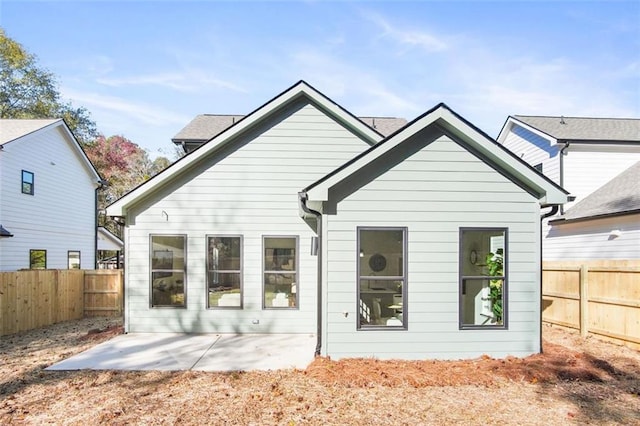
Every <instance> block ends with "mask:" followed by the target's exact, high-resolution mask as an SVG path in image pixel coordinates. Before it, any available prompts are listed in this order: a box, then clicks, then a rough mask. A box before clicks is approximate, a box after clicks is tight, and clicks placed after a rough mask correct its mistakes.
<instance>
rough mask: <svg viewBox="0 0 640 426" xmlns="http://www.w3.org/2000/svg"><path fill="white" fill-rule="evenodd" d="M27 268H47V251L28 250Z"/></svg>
mask: <svg viewBox="0 0 640 426" xmlns="http://www.w3.org/2000/svg"><path fill="white" fill-rule="evenodd" d="M29 268H30V269H47V251H46V250H29Z"/></svg>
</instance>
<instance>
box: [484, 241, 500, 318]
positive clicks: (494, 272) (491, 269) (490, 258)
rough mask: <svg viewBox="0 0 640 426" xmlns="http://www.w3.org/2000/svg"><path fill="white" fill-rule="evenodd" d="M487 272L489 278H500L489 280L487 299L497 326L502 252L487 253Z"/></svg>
mask: <svg viewBox="0 0 640 426" xmlns="http://www.w3.org/2000/svg"><path fill="white" fill-rule="evenodd" d="M485 264H486V266H487V272H488V274H489V276H491V277H501V278H499V279H494V280H489V299H490V300H491V311H492V312H493V316H494V317H495V319H496V322H497V323H498V324H502V285H503V283H504V280H503V278H502V277H504V250H503V249H498V250H496V252H495V253H488V254H487V256H486V258H485Z"/></svg>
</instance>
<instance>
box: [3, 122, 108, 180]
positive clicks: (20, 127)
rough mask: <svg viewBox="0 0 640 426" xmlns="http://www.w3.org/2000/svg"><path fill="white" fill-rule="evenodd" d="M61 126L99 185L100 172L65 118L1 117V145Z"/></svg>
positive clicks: (16, 141)
mask: <svg viewBox="0 0 640 426" xmlns="http://www.w3.org/2000/svg"><path fill="white" fill-rule="evenodd" d="M54 128H60V130H61V131H62V133H63V135H64V136H65V138H66V139H67V141H68V142H69V145H70V146H71V149H72V150H73V151H75V152H76V154H78V156H79V157H80V159H81V163H82V164H83V165H84V166H85V168H86V170H87V171H88V173H89V174H90V175H91V178H92V179H93V180H94V181H95V183H96V184H97V185H100V184H101V182H102V178H101V177H100V174H99V173H98V171H97V170H96V168H95V167H94V166H93V163H92V162H91V160H89V157H87V154H86V153H85V152H84V150H83V149H82V147H81V146H80V143H79V142H78V140H77V139H76V137H75V136H74V135H73V133H72V132H71V130H70V129H69V127H68V126H67V123H65V122H64V120H63V119H61V118H59V119H21V118H3V119H0V146H5V145H7V144H9V143H18V142H19V141H20V139H22V138H24V137H25V136H28V135H32V134H36V133H43V132H46V131H48V130H51V129H54Z"/></svg>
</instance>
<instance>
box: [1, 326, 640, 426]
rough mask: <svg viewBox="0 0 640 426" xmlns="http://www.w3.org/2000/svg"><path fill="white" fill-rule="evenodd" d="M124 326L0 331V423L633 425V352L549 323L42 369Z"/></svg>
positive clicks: (636, 384) (637, 361) (637, 374)
mask: <svg viewBox="0 0 640 426" xmlns="http://www.w3.org/2000/svg"><path fill="white" fill-rule="evenodd" d="M119 332H121V327H120V323H119V321H118V320H113V319H106V318H94V319H84V320H81V321H74V322H67V323H61V324H57V325H54V326H51V327H47V328H43V329H39V330H34V331H30V332H26V333H21V334H17V335H11V336H3V337H1V338H0V424H74V425H75V424H86V425H88V424H92V425H93V424H110V425H124V424H149V425H155V424H198V425H203V424H215V425H218V424H219V425H236V424H242V425H335V424H340V425H345V424H349V425H365V424H373V425H430V424H433V425H441V424H483V425H490V424H509V425H538V424H552V425H562V424H580V425H582V424H594V425H595V424H597V425H603V424H625V425H629V424H637V425H640V353H639V352H637V351H634V350H631V349H628V348H625V347H620V346H616V345H613V344H610V343H605V342H601V341H599V340H597V339H593V338H589V339H586V340H585V339H582V338H580V336H578V335H577V334H575V333H571V332H567V331H566V330H563V329H560V328H555V327H545V328H544V332H543V336H544V339H545V344H544V354H540V355H534V356H531V357H528V358H525V359H517V358H509V359H506V360H495V359H490V358H480V359H476V360H471V361H451V362H443V361H419V362H401V361H376V360H373V359H358V360H343V361H331V360H328V359H324V358H318V359H316V360H315V361H314V362H313V363H312V364H311V365H310V366H309V367H308V368H307V369H306V370H280V371H273V372H235V373H205V372H119V371H75V372H74V371H70V372H49V371H44V370H43V369H44V368H46V367H47V366H49V365H51V364H53V363H55V362H57V361H60V360H62V359H65V358H67V357H69V356H71V355H73V354H76V353H79V352H81V351H83V350H85V349H87V348H89V347H91V346H93V345H95V344H97V343H99V342H102V341H104V340H107V339H109V338H110V337H112V336H114V335H115V334H118V333H119Z"/></svg>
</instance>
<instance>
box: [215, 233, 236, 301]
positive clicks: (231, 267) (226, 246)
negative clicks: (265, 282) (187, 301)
mask: <svg viewBox="0 0 640 426" xmlns="http://www.w3.org/2000/svg"><path fill="white" fill-rule="evenodd" d="M207 307H209V308H241V307H242V237H241V236H226V235H220V236H208V237H207Z"/></svg>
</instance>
